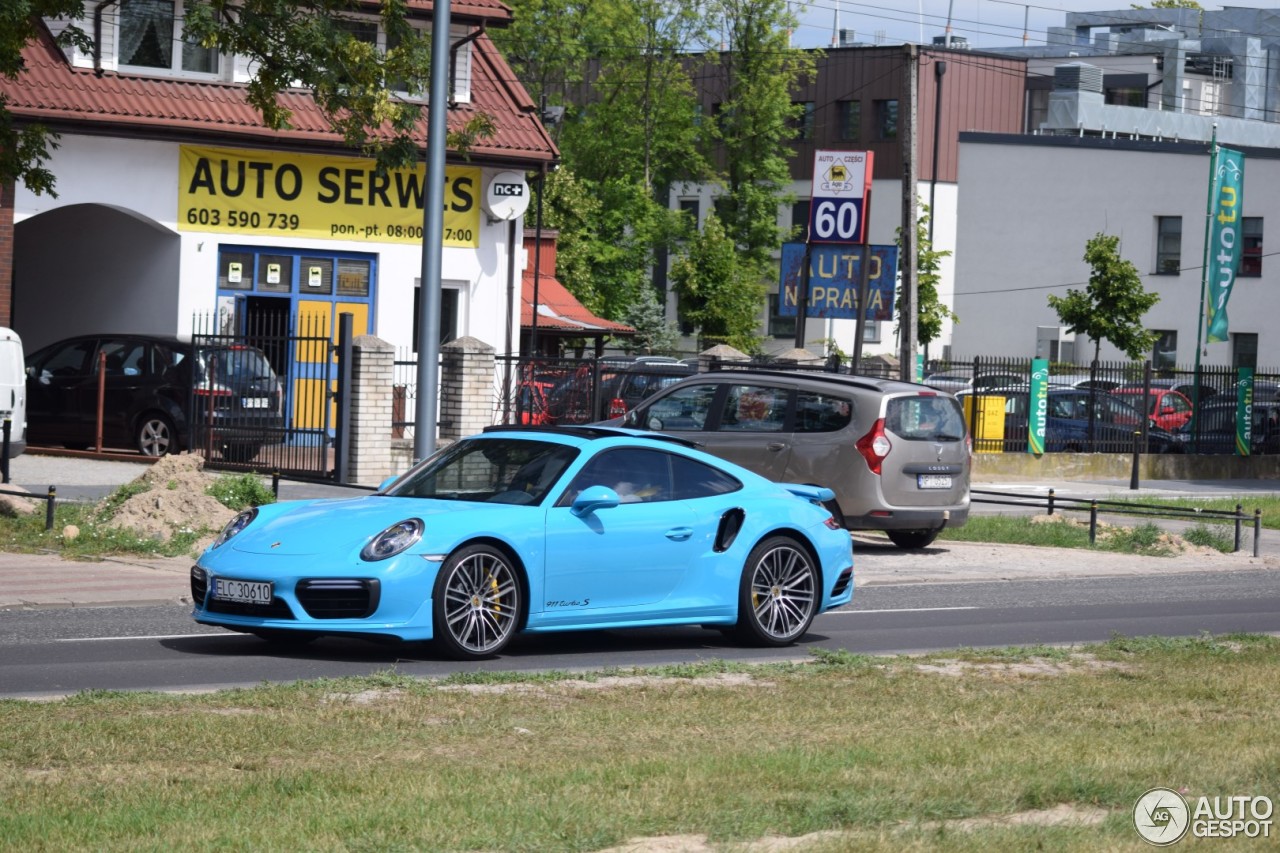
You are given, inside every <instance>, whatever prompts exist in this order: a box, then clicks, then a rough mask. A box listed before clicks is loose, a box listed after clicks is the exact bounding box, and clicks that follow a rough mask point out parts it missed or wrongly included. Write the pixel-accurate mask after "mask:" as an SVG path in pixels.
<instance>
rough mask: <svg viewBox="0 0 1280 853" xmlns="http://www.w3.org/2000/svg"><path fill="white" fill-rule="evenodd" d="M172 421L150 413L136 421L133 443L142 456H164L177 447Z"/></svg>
mask: <svg viewBox="0 0 1280 853" xmlns="http://www.w3.org/2000/svg"><path fill="white" fill-rule="evenodd" d="M176 442H177V437H176V436H175V435H174V431H173V423H172V422H171V421H170V420H169V419H168V418H167V417H165V416H164V415H160V414H151V415H147V416H145V417H144V418H143V419H142V420H141V421H139V422H138V429H137V433H136V441H135V444H136V445H137V447H138V450H139V451H140V452H141V453H142V455H143V456H164V455H165V454H166V453H172V452H174V451H176V450H177V449H178V448H177V446H176Z"/></svg>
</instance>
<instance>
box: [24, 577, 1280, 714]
mask: <svg viewBox="0 0 1280 853" xmlns="http://www.w3.org/2000/svg"><path fill="white" fill-rule="evenodd" d="M1206 631H1207V632H1211V633H1226V632H1252V633H1262V632H1271V633H1275V632H1280V575H1278V574H1277V573H1276V572H1273V571H1254V570H1244V571H1213V572H1195V573H1185V574H1164V575H1160V576H1157V577H1152V576H1134V575H1129V576H1110V577H1103V576H1093V577H1070V578H1062V579H1054V580H1017V581H971V582H966V583H904V584H894V583H882V584H875V585H871V586H867V587H864V588H861V589H859V590H858V593H857V595H856V596H855V603H854V604H853V605H851V606H850V607H848V608H844V609H841V610H839V611H834V612H832V613H828V614H824V615H822V616H820V617H818V619H817V621H815V623H814V626H813V629H812V631H811V632H810V634H809V635H808V636H807V637H806V639H805V641H804V642H803V643H801V644H799V645H796V646H793V647H791V648H785V649H758V648H741V647H739V646H737V645H734V644H733V643H732V642H730V641H728V640H726V639H725V638H724V637H722V636H721V635H720V634H719V633H718V632H715V631H709V630H702V629H698V628H670V629H649V630H636V631H600V632H586V633H575V634H558V635H546V636H530V637H521V638H517V640H516V641H515V642H514V643H513V644H512V646H511V647H510V648H509V649H508V651H507V652H506V653H505V654H503V655H502V656H501V657H499V658H496V659H494V660H491V661H486V662H483V663H479V664H474V663H467V664H463V663H456V662H452V661H447V660H444V659H442V658H440V657H439V656H438V655H436V654H435V652H434V650H433V649H431V648H430V647H429V646H424V645H401V644H396V645H379V644H374V643H370V642H366V641H362V640H354V639H340V638H325V639H322V640H319V641H317V642H315V643H313V644H311V645H309V646H306V647H304V648H302V649H300V650H296V651H287V650H282V649H279V648H276V647H273V646H271V645H269V644H267V643H264V642H263V641H261V640H259V639H257V638H255V637H251V636H244V635H237V634H232V633H229V632H226V631H222V630H219V629H214V628H207V627H202V626H199V625H196V624H194V623H193V622H192V621H191V619H190V616H189V614H188V610H187V608H186V607H183V606H180V605H176V604H174V605H164V606H150V607H122V608H87V609H86V608H68V609H54V610H36V611H9V612H4V613H0V697H6V698H13V697H37V696H51V695H65V694H68V693H74V692H77V691H80V690H87V689H104V690H105V689H111V690H179V691H188V690H209V689H218V688H225V687H231V686H248V685H255V684H259V683H262V682H264V681H265V682H287V681H293V680H297V679H309V678H318V677H339V676H348V675H365V674H371V673H377V672H385V671H389V670H394V671H395V672H398V673H401V674H405V675H410V676H417V677H441V676H445V675H448V674H450V673H454V672H464V671H537V670H579V669H596V668H603V667H630V666H654V665H660V664H674V663H691V662H698V661H705V660H711V659H725V660H733V661H764V660H792V659H804V658H806V657H807V656H808V653H809V651H810V650H811V649H815V648H823V649H832V650H836V649H844V650H848V651H853V652H863V653H891V652H912V651H931V650H946V649H953V648H958V647H968V646H972V647H982V646H1005V645H1031V644H1037V643H1050V644H1064V643H1082V642H1094V641H1103V640H1106V639H1108V638H1110V637H1112V636H1113V635H1115V634H1124V635H1128V636H1138V635H1148V634H1156V635H1168V636H1193V635H1197V634H1200V633H1201V632H1206Z"/></svg>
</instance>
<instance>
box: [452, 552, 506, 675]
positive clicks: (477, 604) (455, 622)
mask: <svg viewBox="0 0 1280 853" xmlns="http://www.w3.org/2000/svg"><path fill="white" fill-rule="evenodd" d="M519 615H520V585H519V584H518V583H517V582H516V576H515V572H513V571H512V569H511V566H510V565H508V564H507V561H506V560H505V559H503V558H502V556H501V555H500V554H498V553H497V552H495V551H491V550H489V549H487V548H485V549H482V550H477V551H476V552H474V553H472V554H469V555H467V556H465V557H463V558H462V559H461V560H459V561H458V562H457V563H456V564H455V565H454V566H453V567H452V569H451V570H450V572H449V575H448V577H447V579H446V580H445V584H444V617H445V626H446V630H448V632H449V636H450V637H451V638H452V639H453V642H454V643H455V644H456V645H457V647H458V648H459V650H461V651H463V652H465V653H467V654H468V655H477V656H479V655H486V654H490V653H493V652H496V651H497V650H498V649H500V648H502V647H503V646H504V645H506V643H507V640H509V639H510V638H511V634H512V633H513V632H514V631H515V627H516V620H517V619H518V618H519Z"/></svg>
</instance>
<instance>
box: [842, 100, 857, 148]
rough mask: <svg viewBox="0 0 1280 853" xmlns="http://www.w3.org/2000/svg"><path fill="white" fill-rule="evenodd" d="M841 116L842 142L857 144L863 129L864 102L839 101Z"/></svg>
mask: <svg viewBox="0 0 1280 853" xmlns="http://www.w3.org/2000/svg"><path fill="white" fill-rule="evenodd" d="M836 108H837V109H838V110H839V115H840V141H841V142H857V141H858V135H859V132H860V131H861V129H862V101H837V102H836Z"/></svg>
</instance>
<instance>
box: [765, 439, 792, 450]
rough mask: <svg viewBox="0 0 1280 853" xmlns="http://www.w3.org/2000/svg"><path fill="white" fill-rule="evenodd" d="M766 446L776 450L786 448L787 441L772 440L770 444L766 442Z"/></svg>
mask: <svg viewBox="0 0 1280 853" xmlns="http://www.w3.org/2000/svg"><path fill="white" fill-rule="evenodd" d="M765 447H766V448H768V449H769V450H774V451H777V450H785V449H786V447H787V443H786V442H785V441H771V442H769V443H768V444H766V445H765Z"/></svg>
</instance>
